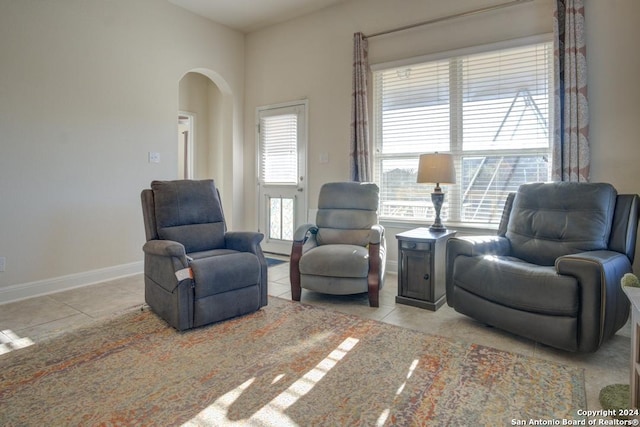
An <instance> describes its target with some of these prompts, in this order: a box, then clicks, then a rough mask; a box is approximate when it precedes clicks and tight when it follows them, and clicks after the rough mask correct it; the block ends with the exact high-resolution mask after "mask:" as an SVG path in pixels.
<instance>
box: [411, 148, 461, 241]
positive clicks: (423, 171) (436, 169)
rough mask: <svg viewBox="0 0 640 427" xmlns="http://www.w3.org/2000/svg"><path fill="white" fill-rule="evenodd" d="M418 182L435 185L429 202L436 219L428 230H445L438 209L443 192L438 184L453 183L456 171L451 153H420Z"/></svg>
mask: <svg viewBox="0 0 640 427" xmlns="http://www.w3.org/2000/svg"><path fill="white" fill-rule="evenodd" d="M416 182H418V183H432V184H436V187H435V188H434V189H433V193H431V202H432V203H433V207H434V209H435V210H436V220H435V222H434V223H433V225H432V226H431V227H429V230H431V231H434V232H442V231H446V229H447V228H446V227H445V226H444V225H442V220H440V209H442V203H444V193H443V192H442V188H440V184H455V182H456V171H455V168H454V167H453V157H452V156H451V154H442V153H438V152H435V153H430V154H422V155H420V162H419V164H418V179H417V180H416Z"/></svg>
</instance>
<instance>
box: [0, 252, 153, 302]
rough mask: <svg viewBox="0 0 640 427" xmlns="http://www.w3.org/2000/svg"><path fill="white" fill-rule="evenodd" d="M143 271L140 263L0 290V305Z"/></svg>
mask: <svg viewBox="0 0 640 427" xmlns="http://www.w3.org/2000/svg"><path fill="white" fill-rule="evenodd" d="M143 271H144V263H143V262H142V261H138V262H132V263H130V264H122V265H116V266H113V267H106V268H100V269H97V270H91V271H84V272H82V273H76V274H70V275H67V276H60V277H53V278H51V279H44V280H37V281H35V282H29V283H22V284H19V285H12V286H8V287H6V288H0V305H1V304H6V303H10V302H14V301H20V300H23V299H27V298H32V297H37V296H43V295H48V294H53V293H56V292H61V291H67V290H69V289H75V288H80V287H83V286H88V285H93V284H95V283H100V282H104V281H107V280H114V279H119V278H121V277H126V276H132V275H134V274H139V273H142V272H143Z"/></svg>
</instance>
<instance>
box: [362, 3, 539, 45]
mask: <svg viewBox="0 0 640 427" xmlns="http://www.w3.org/2000/svg"><path fill="white" fill-rule="evenodd" d="M531 1H533V0H514V1H510V2H508V3H502V4H497V5H495V6H488V7H484V8H482V9H476V10H471V11H469V12H462V13H456V14H454V15H449V16H443V17H440V18H435V19H431V20H429V21H424V22H418V23H417V24H411V25H406V26H404V27H400V28H394V29H393V30H387V31H380V32H379V33H374V34H370V35H368V36H364V38H366V39H370V38H372V37H378V36H382V35H385V34H391V33H396V32H398V31H404V30H410V29H412V28H416V27H422V26H424V25H429V24H435V23H437V22H442V21H449V20H451V19H457V18H463V17H465V16H471V15H476V14H478V13H484V12H490V11H492V10H496V9H502V8H503V7H509V6H515V5H517V4H520V3H528V2H531Z"/></svg>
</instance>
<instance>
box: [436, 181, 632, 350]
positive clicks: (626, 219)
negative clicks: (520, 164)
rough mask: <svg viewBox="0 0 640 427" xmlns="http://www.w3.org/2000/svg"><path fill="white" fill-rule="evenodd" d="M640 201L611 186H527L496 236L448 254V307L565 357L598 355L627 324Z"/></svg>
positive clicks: (456, 246) (463, 240)
mask: <svg viewBox="0 0 640 427" xmlns="http://www.w3.org/2000/svg"><path fill="white" fill-rule="evenodd" d="M638 202H639V198H638V196H637V195H618V194H617V192H616V190H615V189H614V188H613V187H612V186H611V185H609V184H601V183H569V182H559V183H546V184H526V185H522V186H521V187H520V188H519V189H518V191H517V193H515V194H511V195H509V197H508V199H507V201H506V204H505V208H504V212H503V216H502V220H501V223H500V226H499V229H498V233H497V236H487V237H458V238H452V239H450V240H449V241H448V244H447V303H448V304H449V305H450V306H451V307H453V308H454V309H455V310H456V311H458V312H460V313H463V314H465V315H468V316H470V317H473V318H475V319H477V320H479V321H481V322H483V323H486V324H489V325H492V326H495V327H497V328H501V329H504V330H506V331H509V332H512V333H514V334H517V335H521V336H523V337H527V338H530V339H532V340H534V341H537V342H540V343H543V344H546V345H549V346H552V347H556V348H559V349H563V350H569V351H579V352H593V351H596V350H597V349H598V348H599V347H600V345H601V344H602V343H603V342H604V341H605V340H606V339H607V338H609V337H611V336H612V335H614V334H615V333H616V331H617V330H618V329H620V328H621V327H622V326H623V325H624V324H625V322H626V321H627V318H628V315H629V301H628V300H627V298H626V296H625V295H624V293H623V292H622V290H621V288H620V279H621V278H622V276H623V275H624V274H625V273H628V272H631V271H632V267H631V266H632V263H633V259H634V255H635V245H636V234H637V227H638V209H639V204H638Z"/></svg>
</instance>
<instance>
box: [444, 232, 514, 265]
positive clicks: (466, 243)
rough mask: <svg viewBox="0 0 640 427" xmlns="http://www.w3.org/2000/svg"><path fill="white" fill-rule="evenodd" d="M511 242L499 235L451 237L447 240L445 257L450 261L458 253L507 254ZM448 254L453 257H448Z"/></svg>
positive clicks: (470, 254)
mask: <svg viewBox="0 0 640 427" xmlns="http://www.w3.org/2000/svg"><path fill="white" fill-rule="evenodd" d="M509 252H511V243H510V242H509V240H508V239H507V238H506V237H501V236H465V237H452V238H450V239H449V241H448V242H447V258H448V259H449V260H451V261H453V259H454V258H455V257H457V256H458V255H466V256H480V255H497V256H502V255H509ZM449 254H451V256H452V257H453V258H450V257H449Z"/></svg>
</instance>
